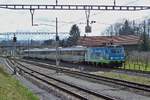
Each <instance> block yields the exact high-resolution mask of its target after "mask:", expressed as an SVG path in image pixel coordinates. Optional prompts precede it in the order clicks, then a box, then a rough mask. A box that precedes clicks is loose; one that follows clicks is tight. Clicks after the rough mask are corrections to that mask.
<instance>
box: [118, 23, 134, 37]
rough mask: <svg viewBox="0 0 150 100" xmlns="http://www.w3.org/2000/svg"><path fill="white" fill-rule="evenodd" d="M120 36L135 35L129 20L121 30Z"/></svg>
mask: <svg viewBox="0 0 150 100" xmlns="http://www.w3.org/2000/svg"><path fill="white" fill-rule="evenodd" d="M119 35H134V29H133V28H132V27H131V26H130V25H129V21H128V20H126V21H125V22H124V25H123V26H122V28H121V29H120V30H119Z"/></svg>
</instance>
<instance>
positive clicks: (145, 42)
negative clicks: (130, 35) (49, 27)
mask: <svg viewBox="0 0 150 100" xmlns="http://www.w3.org/2000/svg"><path fill="white" fill-rule="evenodd" d="M145 29H146V24H145V21H144V26H143V30H144V32H143V34H142V35H141V40H142V43H141V50H143V51H148V50H149V49H150V48H149V35H148V34H146V30H145Z"/></svg>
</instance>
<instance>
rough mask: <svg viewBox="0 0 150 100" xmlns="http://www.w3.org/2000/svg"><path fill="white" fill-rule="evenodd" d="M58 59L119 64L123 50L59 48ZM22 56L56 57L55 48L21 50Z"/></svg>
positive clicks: (122, 59)
mask: <svg viewBox="0 0 150 100" xmlns="http://www.w3.org/2000/svg"><path fill="white" fill-rule="evenodd" d="M58 51H59V52H58V56H59V60H61V61H67V62H76V63H87V64H94V65H110V66H111V65H113V67H115V66H116V67H117V66H121V65H122V63H123V62H124V61H125V51H124V48H123V47H122V46H116V45H111V46H104V47H83V46H76V47H70V48H61V47H60V48H59V50H58ZM23 56H24V57H32V58H40V59H50V60H55V59H56V49H54V48H53V49H50V48H44V49H36V48H35V49H30V50H24V51H23Z"/></svg>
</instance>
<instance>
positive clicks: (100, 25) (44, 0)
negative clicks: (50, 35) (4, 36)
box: [0, 0, 150, 35]
mask: <svg viewBox="0 0 150 100" xmlns="http://www.w3.org/2000/svg"><path fill="white" fill-rule="evenodd" d="M58 2H59V4H99V5H104V4H105V5H113V0H58ZM116 2H117V5H147V6H148V5H150V0H116ZM0 4H55V0H0ZM149 14H150V10H146V11H136V12H122V11H118V12H117V11H91V17H90V20H94V21H96V22H97V23H95V24H92V33H89V35H101V32H103V31H104V30H105V29H106V27H108V26H109V25H110V24H113V23H115V22H117V21H120V20H122V19H129V20H134V19H136V20H137V21H139V20H140V19H143V18H144V17H148V16H149ZM56 17H58V21H59V32H69V30H70V28H71V26H72V25H73V24H77V25H78V26H79V28H80V31H81V35H83V34H84V31H85V30H84V29H85V24H79V23H81V22H82V23H85V22H86V19H85V12H84V11H43V10H42V11H39V10H36V11H35V15H34V24H50V25H54V26H55V22H54V21H55V18H56ZM66 22H71V23H66ZM0 24H1V25H0V32H16V31H44V32H46V31H48V32H55V27H52V26H45V25H41V26H34V27H33V26H31V15H30V11H27V10H25V11H23V10H19V11H17V10H8V9H0Z"/></svg>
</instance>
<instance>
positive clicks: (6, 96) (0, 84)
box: [0, 67, 39, 100]
mask: <svg viewBox="0 0 150 100" xmlns="http://www.w3.org/2000/svg"><path fill="white" fill-rule="evenodd" d="M0 100H39V98H38V97H37V96H35V95H34V94H32V92H31V91H29V90H28V89H27V88H26V87H24V86H22V85H21V83H20V82H19V81H18V80H16V79H14V78H13V77H11V76H10V75H8V74H7V73H6V72H4V71H3V69H2V68H1V67H0Z"/></svg>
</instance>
